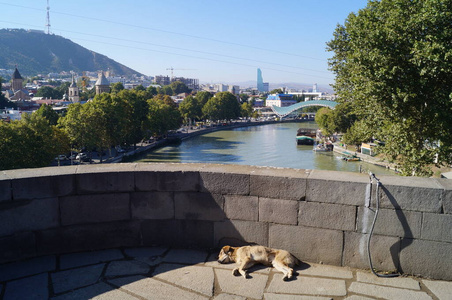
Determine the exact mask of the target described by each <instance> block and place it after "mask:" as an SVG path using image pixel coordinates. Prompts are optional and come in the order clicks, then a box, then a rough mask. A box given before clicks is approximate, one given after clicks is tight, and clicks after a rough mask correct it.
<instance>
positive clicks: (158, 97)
mask: <svg viewBox="0 0 452 300" xmlns="http://www.w3.org/2000/svg"><path fill="white" fill-rule="evenodd" d="M153 99H154V100H159V101H163V103H165V104H167V105H169V106H171V107H174V108H176V107H177V104H176V103H175V102H174V101H173V99H172V98H171V97H170V96H168V95H162V94H158V95H156V96H155V97H154V98H153Z"/></svg>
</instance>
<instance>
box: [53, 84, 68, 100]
mask: <svg viewBox="0 0 452 300" xmlns="http://www.w3.org/2000/svg"><path fill="white" fill-rule="evenodd" d="M70 85H71V83H70V82H63V83H61V84H60V85H59V86H57V87H56V88H55V90H56V91H57V92H58V93H59V94H60V95H61V98H57V99H63V95H64V94H67V92H68V90H69V86H70Z"/></svg>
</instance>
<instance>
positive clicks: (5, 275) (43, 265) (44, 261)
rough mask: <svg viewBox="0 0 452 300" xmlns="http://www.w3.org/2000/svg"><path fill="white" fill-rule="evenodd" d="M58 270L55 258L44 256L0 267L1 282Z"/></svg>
mask: <svg viewBox="0 0 452 300" xmlns="http://www.w3.org/2000/svg"><path fill="white" fill-rule="evenodd" d="M55 268H56V258H55V256H53V255H52V256H42V257H37V258H32V259H28V260H25V261H19V262H13V263H9V264H4V265H0V281H8V280H13V279H17V278H21V277H26V276H30V275H36V274H39V273H43V272H48V271H54V270H55Z"/></svg>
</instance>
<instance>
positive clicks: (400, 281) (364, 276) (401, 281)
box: [356, 271, 421, 290]
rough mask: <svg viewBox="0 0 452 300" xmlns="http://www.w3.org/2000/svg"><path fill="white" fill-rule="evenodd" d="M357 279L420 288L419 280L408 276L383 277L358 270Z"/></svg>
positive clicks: (372, 282) (397, 286) (400, 286)
mask: <svg viewBox="0 0 452 300" xmlns="http://www.w3.org/2000/svg"><path fill="white" fill-rule="evenodd" d="M356 277H357V280H358V281H360V282H365V283H371V284H378V285H386V286H392V287H396V288H405V289H412V290H420V289H421V287H420V285H419V282H418V281H416V280H414V279H413V278H408V277H394V278H382V277H377V276H375V275H374V274H371V273H366V272H361V271H358V272H356Z"/></svg>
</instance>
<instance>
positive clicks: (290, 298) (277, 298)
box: [264, 293, 333, 300]
mask: <svg viewBox="0 0 452 300" xmlns="http://www.w3.org/2000/svg"><path fill="white" fill-rule="evenodd" d="M264 299H265V300H332V299H333V298H329V297H316V296H300V295H281V294H271V293H265V294H264Z"/></svg>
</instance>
